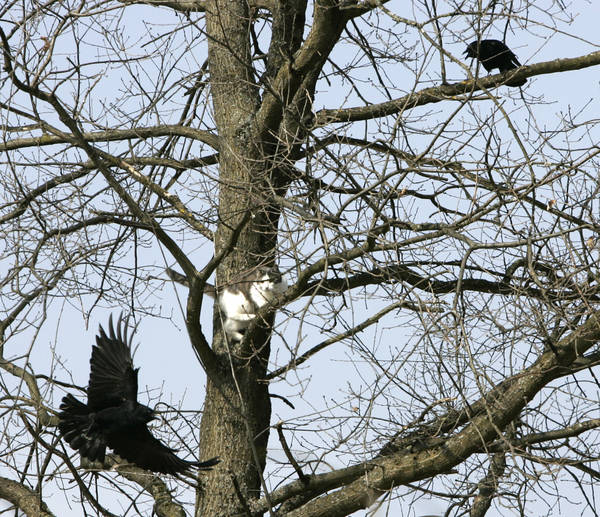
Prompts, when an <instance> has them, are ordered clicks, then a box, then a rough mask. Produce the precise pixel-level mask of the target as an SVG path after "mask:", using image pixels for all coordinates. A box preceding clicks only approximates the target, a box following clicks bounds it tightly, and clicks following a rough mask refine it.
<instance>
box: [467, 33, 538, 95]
mask: <svg viewBox="0 0 600 517" xmlns="http://www.w3.org/2000/svg"><path fill="white" fill-rule="evenodd" d="M477 44H478V42H477V41H474V42H473V43H469V45H467V50H465V52H464V53H465V54H466V55H467V57H475V58H477V59H478V60H479V62H480V63H481V64H482V66H483V68H485V69H486V71H487V72H491V71H492V70H493V69H494V68H498V69H499V70H500V72H508V71H509V70H514V69H515V68H518V67H519V66H521V63H519V60H518V59H517V56H515V55H514V53H513V51H512V50H510V49H509V48H508V47H507V46H506V45H505V44H504V43H502V42H501V41H498V40H497V39H482V40H481V41H479V47H478V46H477ZM526 82H527V79H518V80H514V81H509V82H507V83H506V85H507V86H523V85H524V84H525V83H526Z"/></svg>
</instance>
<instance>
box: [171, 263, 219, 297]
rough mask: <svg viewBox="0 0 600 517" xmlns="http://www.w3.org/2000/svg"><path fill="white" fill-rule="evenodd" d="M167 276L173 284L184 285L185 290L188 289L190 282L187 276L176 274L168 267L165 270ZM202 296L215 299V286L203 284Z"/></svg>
mask: <svg viewBox="0 0 600 517" xmlns="http://www.w3.org/2000/svg"><path fill="white" fill-rule="evenodd" d="M165 271H166V272H167V276H168V277H169V278H170V279H171V280H173V282H177V283H178V284H181V285H185V286H186V287H187V288H189V287H190V282H189V281H188V278H187V276H185V275H182V274H181V273H178V272H177V271H175V270H174V269H171V268H170V267H168V268H167V269H166V270H165ZM204 294H206V295H208V296H210V297H211V298H214V297H215V294H216V293H215V286H214V285H212V284H209V283H206V284H204Z"/></svg>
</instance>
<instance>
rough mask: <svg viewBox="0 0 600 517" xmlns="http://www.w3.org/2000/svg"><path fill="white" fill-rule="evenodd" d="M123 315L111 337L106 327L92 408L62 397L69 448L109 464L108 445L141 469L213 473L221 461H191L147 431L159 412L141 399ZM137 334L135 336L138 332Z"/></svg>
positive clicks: (97, 351)
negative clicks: (202, 470)
mask: <svg viewBox="0 0 600 517" xmlns="http://www.w3.org/2000/svg"><path fill="white" fill-rule="evenodd" d="M127 322H128V320H127V319H125V320H123V317H122V315H121V316H120V317H119V321H118V323H117V331H116V332H115V329H114V327H113V322H112V315H111V317H110V319H109V322H108V335H107V334H106V332H104V329H103V328H102V326H100V330H99V335H98V336H96V346H94V347H93V348H92V357H91V359H90V366H91V370H90V381H89V384H88V389H87V396H88V401H87V405H86V404H83V403H82V402H80V401H79V400H77V399H76V398H75V397H74V396H73V395H71V394H68V395H67V396H66V397H64V398H63V399H62V404H61V405H60V409H61V412H60V413H59V414H58V418H59V424H58V429H59V431H60V433H61V434H62V436H63V438H64V439H65V440H66V441H67V442H68V444H69V445H70V446H71V447H72V448H73V449H76V450H78V451H79V454H81V456H83V457H84V458H87V459H89V460H92V461H95V460H98V461H104V454H105V452H106V447H107V446H108V447H110V448H111V449H112V450H114V451H115V452H116V453H117V454H118V455H119V456H121V457H122V458H125V459H126V460H128V461H130V462H131V463H134V464H135V465H137V466H138V467H141V468H143V469H147V470H151V471H153V472H162V473H164V474H177V473H180V472H185V471H187V470H188V469H189V468H191V467H197V468H200V469H210V467H212V466H213V465H216V464H217V463H219V460H218V458H213V459H211V460H208V461H204V462H197V461H186V460H182V459H181V458H178V457H177V456H175V454H174V453H175V451H174V450H173V449H171V448H169V447H167V446H166V445H163V444H162V443H161V442H160V441H158V440H157V439H156V438H154V436H152V435H151V434H150V431H148V428H147V427H146V426H147V424H148V422H150V421H151V420H152V419H154V418H155V414H154V411H153V410H152V409H150V408H149V407H147V406H144V405H142V404H140V403H139V402H138V401H137V390H138V380H137V377H138V370H139V368H135V369H134V368H133V362H132V360H131V336H129V337H128V336H127ZM132 335H133V334H132Z"/></svg>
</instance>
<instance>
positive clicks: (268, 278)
mask: <svg viewBox="0 0 600 517" xmlns="http://www.w3.org/2000/svg"><path fill="white" fill-rule="evenodd" d="M255 287H256V289H257V290H259V291H260V292H261V293H269V294H273V295H279V294H282V293H284V292H285V291H286V290H287V287H288V284H287V281H286V279H285V278H284V277H283V275H282V274H281V272H280V271H279V269H277V268H276V267H267V266H259V267H258V268H257V270H256V284H255Z"/></svg>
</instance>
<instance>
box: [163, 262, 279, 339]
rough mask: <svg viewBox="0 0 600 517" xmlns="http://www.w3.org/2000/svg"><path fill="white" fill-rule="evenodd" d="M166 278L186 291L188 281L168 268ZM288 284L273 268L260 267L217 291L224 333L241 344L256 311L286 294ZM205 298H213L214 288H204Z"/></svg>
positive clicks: (236, 277) (207, 285)
mask: <svg viewBox="0 0 600 517" xmlns="http://www.w3.org/2000/svg"><path fill="white" fill-rule="evenodd" d="M167 275H168V276H169V278H170V279H171V280H173V281H174V282H178V283H180V284H183V285H186V286H188V287H189V283H188V281H187V278H186V277H185V276H184V275H182V274H181V273H178V272H177V271H174V270H172V269H170V268H167ZM287 287H288V284H287V282H286V280H285V278H284V277H283V276H282V275H281V273H280V272H279V269H277V268H276V267H267V266H259V267H257V268H254V269H252V270H251V271H246V272H244V273H240V274H239V275H236V276H235V277H234V278H232V280H231V282H230V283H229V284H228V285H226V286H223V287H220V288H219V289H218V290H217V291H218V301H219V307H220V308H221V312H222V313H223V316H224V317H225V319H224V321H223V329H224V330H225V334H226V335H227V337H228V338H229V339H231V340H233V341H241V340H242V339H243V337H244V334H243V332H244V331H245V330H246V329H247V328H248V327H249V326H250V324H251V323H252V320H253V319H254V318H256V315H257V313H258V311H259V310H260V309H261V308H262V307H264V306H265V305H267V304H268V303H270V302H272V301H273V300H274V299H275V298H277V296H279V295H280V294H282V293H284V292H285V291H286V290H287ZM204 294H207V295H208V296H210V297H212V298H214V297H215V286H214V285H211V284H205V286H204Z"/></svg>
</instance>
